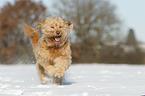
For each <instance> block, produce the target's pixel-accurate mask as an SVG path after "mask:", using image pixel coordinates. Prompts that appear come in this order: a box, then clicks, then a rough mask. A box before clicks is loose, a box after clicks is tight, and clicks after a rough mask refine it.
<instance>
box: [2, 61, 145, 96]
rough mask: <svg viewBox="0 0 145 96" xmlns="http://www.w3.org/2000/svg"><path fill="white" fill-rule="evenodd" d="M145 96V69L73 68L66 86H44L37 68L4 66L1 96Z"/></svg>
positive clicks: (65, 78) (137, 66)
mask: <svg viewBox="0 0 145 96" xmlns="http://www.w3.org/2000/svg"><path fill="white" fill-rule="evenodd" d="M143 95H144V96H145V65H125V64H123V65H105V64H79V65H71V67H70V68H69V70H68V71H67V72H66V73H65V76H64V80H63V85H54V84H49V85H41V84H40V81H39V78H38V76H37V71H36V66H35V65H32V64H30V65H0V96H143Z"/></svg>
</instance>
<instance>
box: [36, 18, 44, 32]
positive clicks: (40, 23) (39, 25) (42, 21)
mask: <svg viewBox="0 0 145 96" xmlns="http://www.w3.org/2000/svg"><path fill="white" fill-rule="evenodd" d="M44 22H45V19H42V20H41V21H40V22H39V23H38V24H37V26H36V28H35V30H34V31H35V32H37V31H38V29H39V28H41V27H42V25H43V23H44Z"/></svg>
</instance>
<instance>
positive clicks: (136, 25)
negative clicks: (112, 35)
mask: <svg viewBox="0 0 145 96" xmlns="http://www.w3.org/2000/svg"><path fill="white" fill-rule="evenodd" d="M7 1H10V2H13V1H14V0H0V8H1V7H2V6H3V5H4V4H5V3H6V2H7ZM37 1H38V0H37ZM42 1H43V2H44V4H45V5H47V6H50V5H51V3H52V2H53V1H54V0H42ZM106 1H107V0H106ZM108 1H110V2H111V3H112V4H114V5H115V6H116V7H117V9H116V12H117V14H118V16H119V18H120V19H121V20H122V21H123V25H124V31H126V32H127V30H128V29H129V28H133V29H134V31H135V35H136V38H137V39H138V40H139V41H142V42H144V43H145V0H108Z"/></svg>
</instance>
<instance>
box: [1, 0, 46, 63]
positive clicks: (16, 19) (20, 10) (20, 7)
mask: <svg viewBox="0 0 145 96" xmlns="http://www.w3.org/2000/svg"><path fill="white" fill-rule="evenodd" d="M45 10H46V8H45V6H44V5H43V4H42V3H41V2H38V3H37V2H34V1H32V0H15V2H14V4H10V3H7V4H6V5H5V6H3V7H2V9H1V11H0V49H1V50H0V55H1V56H0V58H1V59H0V62H2V63H12V62H14V57H15V55H16V54H17V56H18V57H19V58H20V55H24V52H23V51H25V49H27V48H28V47H29V46H30V44H29V38H28V37H27V36H25V35H24V33H23V30H22V27H21V26H22V22H25V23H27V24H31V25H34V24H36V22H38V20H39V19H41V18H44V16H45ZM27 51H29V52H28V53H32V50H27Z"/></svg>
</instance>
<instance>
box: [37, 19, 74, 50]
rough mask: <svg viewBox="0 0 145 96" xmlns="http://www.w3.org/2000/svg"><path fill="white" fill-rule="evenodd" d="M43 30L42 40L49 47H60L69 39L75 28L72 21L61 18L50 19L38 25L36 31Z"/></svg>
mask: <svg viewBox="0 0 145 96" xmlns="http://www.w3.org/2000/svg"><path fill="white" fill-rule="evenodd" d="M38 28H41V29H42V38H44V40H45V41H46V43H47V46H49V47H60V46H62V45H63V44H64V43H65V42H66V41H67V39H68V34H69V32H70V31H71V30H72V28H73V24H72V22H70V21H67V20H64V19H63V18H61V17H48V18H46V19H44V20H41V22H40V23H39V24H38V25H37V27H36V29H38Z"/></svg>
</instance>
